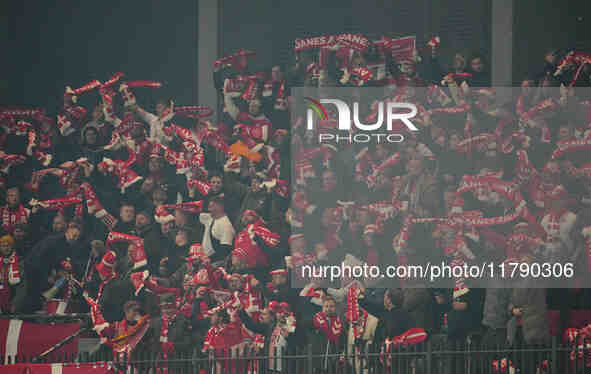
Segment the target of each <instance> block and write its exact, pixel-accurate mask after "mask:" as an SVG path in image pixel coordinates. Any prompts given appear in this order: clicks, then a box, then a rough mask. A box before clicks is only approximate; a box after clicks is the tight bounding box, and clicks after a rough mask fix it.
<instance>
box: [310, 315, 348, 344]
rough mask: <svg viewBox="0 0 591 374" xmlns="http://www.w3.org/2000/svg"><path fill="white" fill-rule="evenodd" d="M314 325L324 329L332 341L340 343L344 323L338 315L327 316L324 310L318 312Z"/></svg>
mask: <svg viewBox="0 0 591 374" xmlns="http://www.w3.org/2000/svg"><path fill="white" fill-rule="evenodd" d="M314 327H316V328H317V329H318V330H320V331H322V332H323V333H324V336H326V338H327V339H328V340H329V341H330V342H331V343H333V344H338V343H339V337H340V336H341V333H342V332H343V323H342V322H341V319H340V318H339V317H338V316H332V317H327V316H326V314H325V313H324V312H319V313H316V315H315V316H314Z"/></svg>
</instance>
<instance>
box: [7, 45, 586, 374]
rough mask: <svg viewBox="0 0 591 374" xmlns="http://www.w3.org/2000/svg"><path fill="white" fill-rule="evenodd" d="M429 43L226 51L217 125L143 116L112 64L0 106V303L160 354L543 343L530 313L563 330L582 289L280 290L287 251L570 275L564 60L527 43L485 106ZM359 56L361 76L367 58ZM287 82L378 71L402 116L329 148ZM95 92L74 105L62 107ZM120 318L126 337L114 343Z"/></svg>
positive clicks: (570, 57)
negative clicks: (505, 85) (251, 65)
mask: <svg viewBox="0 0 591 374" xmlns="http://www.w3.org/2000/svg"><path fill="white" fill-rule="evenodd" d="M437 48H438V40H437V41H435V40H433V41H432V42H430V44H429V46H428V47H427V49H425V50H422V51H421V56H420V59H419V58H418V56H415V57H410V58H405V59H395V58H392V56H391V55H390V54H389V53H387V52H388V48H387V47H384V46H383V45H382V46H380V48H377V47H376V46H373V45H372V46H370V47H369V48H366V49H363V50H358V49H356V48H354V47H352V46H349V45H343V44H342V43H341V44H335V45H331V46H328V47H324V48H322V50H321V51H320V58H318V52H319V51H318V50H311V51H303V52H301V53H299V54H298V56H297V57H298V58H297V60H296V62H295V63H294V64H293V65H292V66H289V67H283V66H280V65H276V66H273V67H272V69H270V71H264V72H262V73H258V74H253V73H254V72H248V71H247V69H248V66H247V64H246V61H247V59H248V57H249V55H251V54H252V52H249V51H244V50H243V51H240V52H237V53H235V54H233V55H232V56H229V57H227V58H223V59H221V60H218V61H216V63H215V64H214V72H213V74H214V82H215V87H212V89H215V90H217V91H218V94H219V96H220V99H221V101H222V102H223V104H224V105H223V106H224V109H223V113H222V114H221V116H220V117H219V118H218V119H217V121H212V120H207V119H206V118H208V117H210V116H211V115H212V113H213V111H212V110H210V109H209V108H206V107H202V106H196V105H192V106H180V105H178V103H175V102H174V99H170V98H163V99H162V100H160V101H158V102H157V104H156V106H155V108H154V112H155V114H153V113H151V112H150V111H149V110H148V108H144V107H142V97H141V92H145V91H146V90H157V89H158V87H159V85H160V84H159V83H158V82H148V81H130V80H126V78H127V77H126V76H124V75H123V74H121V73H119V74H116V75H114V76H113V77H112V78H110V79H109V80H108V81H106V82H98V81H93V82H90V83H88V84H87V85H84V86H82V87H80V88H79V89H71V88H69V87H68V88H67V89H66V91H65V94H64V105H63V110H62V111H61V112H60V113H59V114H58V115H57V120H55V119H54V118H51V117H48V116H47V115H46V113H45V111H44V110H41V109H36V108H3V109H1V110H0V123H1V125H2V129H3V131H2V134H1V137H0V139H1V142H2V148H1V151H0V155H1V156H2V192H3V193H4V195H5V200H6V204H5V205H4V206H3V207H2V208H0V212H1V217H2V229H3V231H4V233H3V234H2V237H1V238H0V244H1V247H0V255H1V256H2V258H3V261H2V263H1V264H0V266H1V271H0V312H1V313H3V314H13V313H34V312H38V311H43V310H44V311H46V312H48V313H64V312H65V313H69V312H86V311H90V313H91V315H92V320H93V323H94V326H95V331H96V332H97V333H98V334H99V336H100V337H101V339H102V340H103V341H105V342H108V343H110V344H111V345H112V346H113V349H114V352H115V353H122V352H126V353H133V352H136V351H138V350H140V349H141V350H149V351H151V352H154V354H158V355H160V357H164V358H166V357H168V355H170V354H172V353H178V352H191V353H193V351H195V352H196V354H198V355H207V353H208V352H209V351H212V350H215V349H216V348H223V349H229V350H230V351H232V350H241V349H245V347H250V348H254V349H256V350H257V351H258V352H262V354H263V355H271V356H273V355H277V354H285V352H288V353H289V352H292V353H295V352H296V351H297V349H298V347H303V346H306V345H307V344H312V347H313V352H314V353H315V354H318V355H327V354H339V353H341V352H343V351H344V350H345V348H347V349H348V350H349V351H351V350H353V349H367V348H369V349H371V350H373V351H380V350H384V349H385V350H387V349H389V345H396V344H398V343H400V342H403V341H406V342H413V339H416V340H417V341H421V340H424V339H425V338H430V337H431V336H434V335H435V334H437V333H440V332H445V333H446V334H447V338H448V339H449V340H450V341H451V342H465V341H466V338H467V337H469V336H471V334H474V333H478V332H480V333H481V334H484V338H483V341H486V342H490V343H491V344H497V343H498V344H501V345H504V344H505V343H506V342H509V344H512V345H516V344H517V345H519V344H523V343H526V344H547V343H548V342H549V339H550V329H549V322H548V313H547V312H548V310H549V309H556V310H561V318H562V319H561V321H562V325H561V328H562V329H563V330H566V328H568V327H571V326H569V325H568V324H569V321H568V315H569V311H571V310H574V309H586V308H588V307H589V302H590V300H591V299H590V298H589V296H588V292H587V291H586V289H584V288H581V287H582V286H584V284H582V283H580V282H579V283H573V284H575V286H574V287H573V288H572V289H569V290H567V291H565V290H564V289H559V290H556V289H552V288H549V287H548V288H541V287H540V286H539V284H536V285H535V287H534V285H533V284H531V283H529V284H528V283H527V282H531V281H532V279H522V280H519V281H520V282H525V284H521V285H519V286H518V287H509V286H506V285H504V286H500V287H495V288H478V287H473V286H472V284H471V283H470V281H469V280H462V279H455V280H454V283H453V284H452V285H451V286H450V288H429V287H426V285H425V287H416V284H415V285H409V284H408V282H416V280H402V281H399V282H398V281H397V282H395V281H394V280H392V279H387V280H383V281H381V280H376V279H357V280H349V281H347V282H345V281H344V280H343V282H341V285H342V286H341V287H336V288H335V287H323V286H322V285H321V284H320V283H321V282H320V280H309V282H307V283H306V285H305V287H292V284H291V283H292V282H293V281H294V280H295V279H296V278H297V277H298V276H299V275H298V274H299V273H298V269H301V267H302V266H304V265H310V264H329V263H330V264H338V263H341V262H343V261H349V262H351V261H353V262H351V263H354V262H355V261H357V262H358V263H367V264H370V265H375V266H379V267H382V268H383V267H385V266H386V265H391V264H410V263H424V262H427V261H431V260H447V261H448V262H450V263H451V262H453V263H454V264H456V265H458V264H463V263H474V262H482V261H496V263H503V262H504V261H507V260H511V261H515V262H520V263H522V262H526V263H534V262H537V263H543V262H551V263H565V262H572V263H574V264H575V274H576V275H577V276H576V277H575V278H576V279H573V282H576V281H577V279H579V278H581V277H583V278H584V275H585V274H586V273H587V272H588V269H589V268H591V254H590V252H589V249H590V248H589V241H590V240H591V228H590V226H591V210H590V208H589V204H590V202H591V189H590V188H589V187H588V186H589V183H588V182H589V179H590V178H591V167H590V165H589V164H587V163H586V161H587V160H586V156H588V155H589V149H591V139H589V137H588V136H589V130H590V129H591V128H589V126H590V125H591V116H590V115H589V113H591V106H590V103H591V101H589V98H587V97H586V96H585V94H586V92H585V91H584V87H585V86H587V85H589V83H591V82H589V78H590V74H589V69H588V67H589V65H585V64H586V63H588V62H589V61H587V60H584V59H581V58H580V57H581V56H583V57H584V56H585V55H584V54H581V53H579V52H574V53H570V54H565V53H560V52H559V51H555V50H553V51H550V52H548V54H547V55H545V56H544V58H543V59H540V66H539V69H538V67H534V69H533V71H532V75H531V76H528V77H525V79H524V80H523V83H522V85H521V88H520V91H519V95H516V97H515V98H514V100H510V101H508V102H507V101H506V100H505V101H503V103H502V105H496V103H497V101H499V102H500V101H501V100H499V98H498V97H497V96H496V92H495V90H494V89H492V88H491V77H490V73H489V72H490V67H489V66H488V64H487V62H486V60H485V58H484V56H481V55H477V54H475V55H472V56H463V55H461V54H458V55H456V56H455V58H454V60H453V63H452V64H451V65H452V68H451V69H448V70H446V69H445V68H443V67H442V65H443V62H440V61H439V59H438V53H437ZM343 50H346V52H347V53H342V51H343ZM384 51H385V52H386V53H385V54H384ZM376 56H381V57H383V58H384V59H385V66H386V74H385V76H384V77H380V79H379V80H378V79H377V77H376V76H375V72H374V73H372V71H371V70H369V69H368V68H367V65H368V64H369V63H370V62H371V61H373V60H375V59H376V58H377V57H376ZM557 73H558V74H557ZM297 86H334V87H370V86H371V87H382V88H383V89H384V99H383V100H384V101H390V100H391V101H403V100H404V101H410V102H413V103H416V104H417V106H418V107H419V114H418V116H417V118H416V123H417V124H418V127H420V130H419V131H418V132H404V135H405V138H406V139H405V141H404V142H402V143H398V144H388V143H384V144H357V145H351V146H349V147H346V150H339V151H337V150H336V149H335V147H333V146H330V145H327V144H321V143H319V141H318V139H317V132H314V131H309V130H306V129H305V126H301V123H302V121H301V120H297V119H293V118H292V116H291V114H292V113H290V111H291V110H293V109H294V108H293V100H292V98H291V97H290V89H291V87H297ZM95 94H98V95H97V98H96V102H95V103H94V106H91V107H90V108H89V110H88V111H87V110H86V109H85V108H84V107H82V106H80V105H79V102H80V101H82V99H87V100H90V99H92V96H93V95H95ZM136 94H137V95H138V97H137V99H136V96H135V95H136ZM375 107H376V106H375V105H372V106H367V107H366V108H365V109H364V110H365V112H364V114H365V115H366V116H367V118H370V119H371V118H372V115H373V114H375ZM216 122H217V123H216ZM331 124H332V125H334V124H335V120H333V119H329V120H328V121H324V123H322V124H320V126H319V127H322V128H325V129H326V128H330V127H331ZM351 259H353V260H351ZM299 280H300V281H301V279H299ZM499 281H502V280H499ZM533 281H535V282H539V279H535V280H533ZM380 282H389V283H387V285H386V283H384V284H381V283H380ZM296 321H297V325H296ZM590 322H591V321H590ZM584 331H586V330H581V331H580V333H581V334H584ZM409 332H410V333H409ZM571 332H572V331H571ZM144 334H145V335H144ZM138 335H139V336H143V338H142V339H141V340H139V341H140V342H139V346H138V347H136V346H135V344H136V343H137V340H138V339H136V340H133V339H128V338H129V337H133V336H138ZM385 342H386V343H387V344H386V346H384V343H385ZM140 346H141V348H139V347H140ZM196 347H197V348H196ZM276 349H279V351H277V350H276ZM277 352H283V353H277ZM230 354H231V353H230ZM342 364H343V365H351V366H352V367H355V368H356V370H357V372H359V370H360V368H359V362H354V361H348V362H343V363H342ZM386 364H387V362H386V361H384V365H386ZM264 365H269V366H268V367H267V368H268V369H270V370H274V371H275V372H284V371H286V370H287V368H286V367H283V368H282V367H281V364H280V363H279V364H278V363H277V361H273V360H269V361H268V362H265V363H264ZM314 366H315V367H316V368H318V370H319V372H322V371H323V370H326V368H327V362H326V360H321V359H318V362H317V363H316V364H315V365H314ZM259 369H261V370H262V368H259Z"/></svg>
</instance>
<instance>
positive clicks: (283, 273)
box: [269, 269, 287, 276]
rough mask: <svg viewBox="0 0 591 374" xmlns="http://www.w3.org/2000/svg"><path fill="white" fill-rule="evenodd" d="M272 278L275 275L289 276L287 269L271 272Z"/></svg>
mask: <svg viewBox="0 0 591 374" xmlns="http://www.w3.org/2000/svg"><path fill="white" fill-rule="evenodd" d="M269 274H270V275H271V276H273V275H287V269H275V270H273V271H271V272H269Z"/></svg>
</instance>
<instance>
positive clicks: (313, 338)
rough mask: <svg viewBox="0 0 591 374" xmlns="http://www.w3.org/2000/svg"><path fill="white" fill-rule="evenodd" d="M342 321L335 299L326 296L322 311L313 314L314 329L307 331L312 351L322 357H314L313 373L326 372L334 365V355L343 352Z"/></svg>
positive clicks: (343, 335)
mask: <svg viewBox="0 0 591 374" xmlns="http://www.w3.org/2000/svg"><path fill="white" fill-rule="evenodd" d="M343 330H344V329H343V322H342V321H341V319H340V318H339V316H338V314H337V307H336V301H335V299H333V298H332V297H330V296H328V297H326V298H325V299H324V304H323V305H322V312H319V313H316V315H315V316H314V329H312V330H311V331H310V332H309V337H308V341H309V342H310V343H312V353H313V354H314V355H316V356H320V357H322V358H316V359H314V373H328V372H330V371H331V368H333V367H334V365H337V364H336V362H335V359H334V358H330V357H329V355H331V356H332V355H336V354H339V353H341V352H343V348H344V344H345V334H344V333H343Z"/></svg>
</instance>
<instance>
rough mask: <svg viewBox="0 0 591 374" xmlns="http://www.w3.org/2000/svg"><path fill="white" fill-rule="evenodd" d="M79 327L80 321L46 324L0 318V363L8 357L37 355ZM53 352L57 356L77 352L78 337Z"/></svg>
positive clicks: (6, 361)
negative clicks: (1, 359)
mask: <svg viewBox="0 0 591 374" xmlns="http://www.w3.org/2000/svg"><path fill="white" fill-rule="evenodd" d="M79 329H80V323H60V324H55V325H48V324H37V323H31V322H23V321H22V320H18V319H0V357H2V358H3V360H4V361H3V362H0V364H6V363H8V358H9V357H10V359H11V360H14V358H15V357H21V356H23V357H26V358H27V359H28V358H29V357H31V356H37V355H39V354H41V353H43V352H44V351H46V350H47V349H49V348H51V347H52V346H54V345H56V344H57V343H59V342H60V341H62V340H63V339H65V338H67V337H68V336H70V335H72V334H74V333H75V332H76V331H78V330H79ZM54 353H55V355H57V356H58V357H59V356H60V355H62V356H63V355H75V354H77V353H78V338H74V339H72V340H71V341H70V342H69V343H68V344H65V345H64V346H63V347H61V348H60V349H58V350H56V351H55V352H54ZM13 362H14V361H13ZM3 370H4V369H3ZM3 373H4V371H3Z"/></svg>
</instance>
